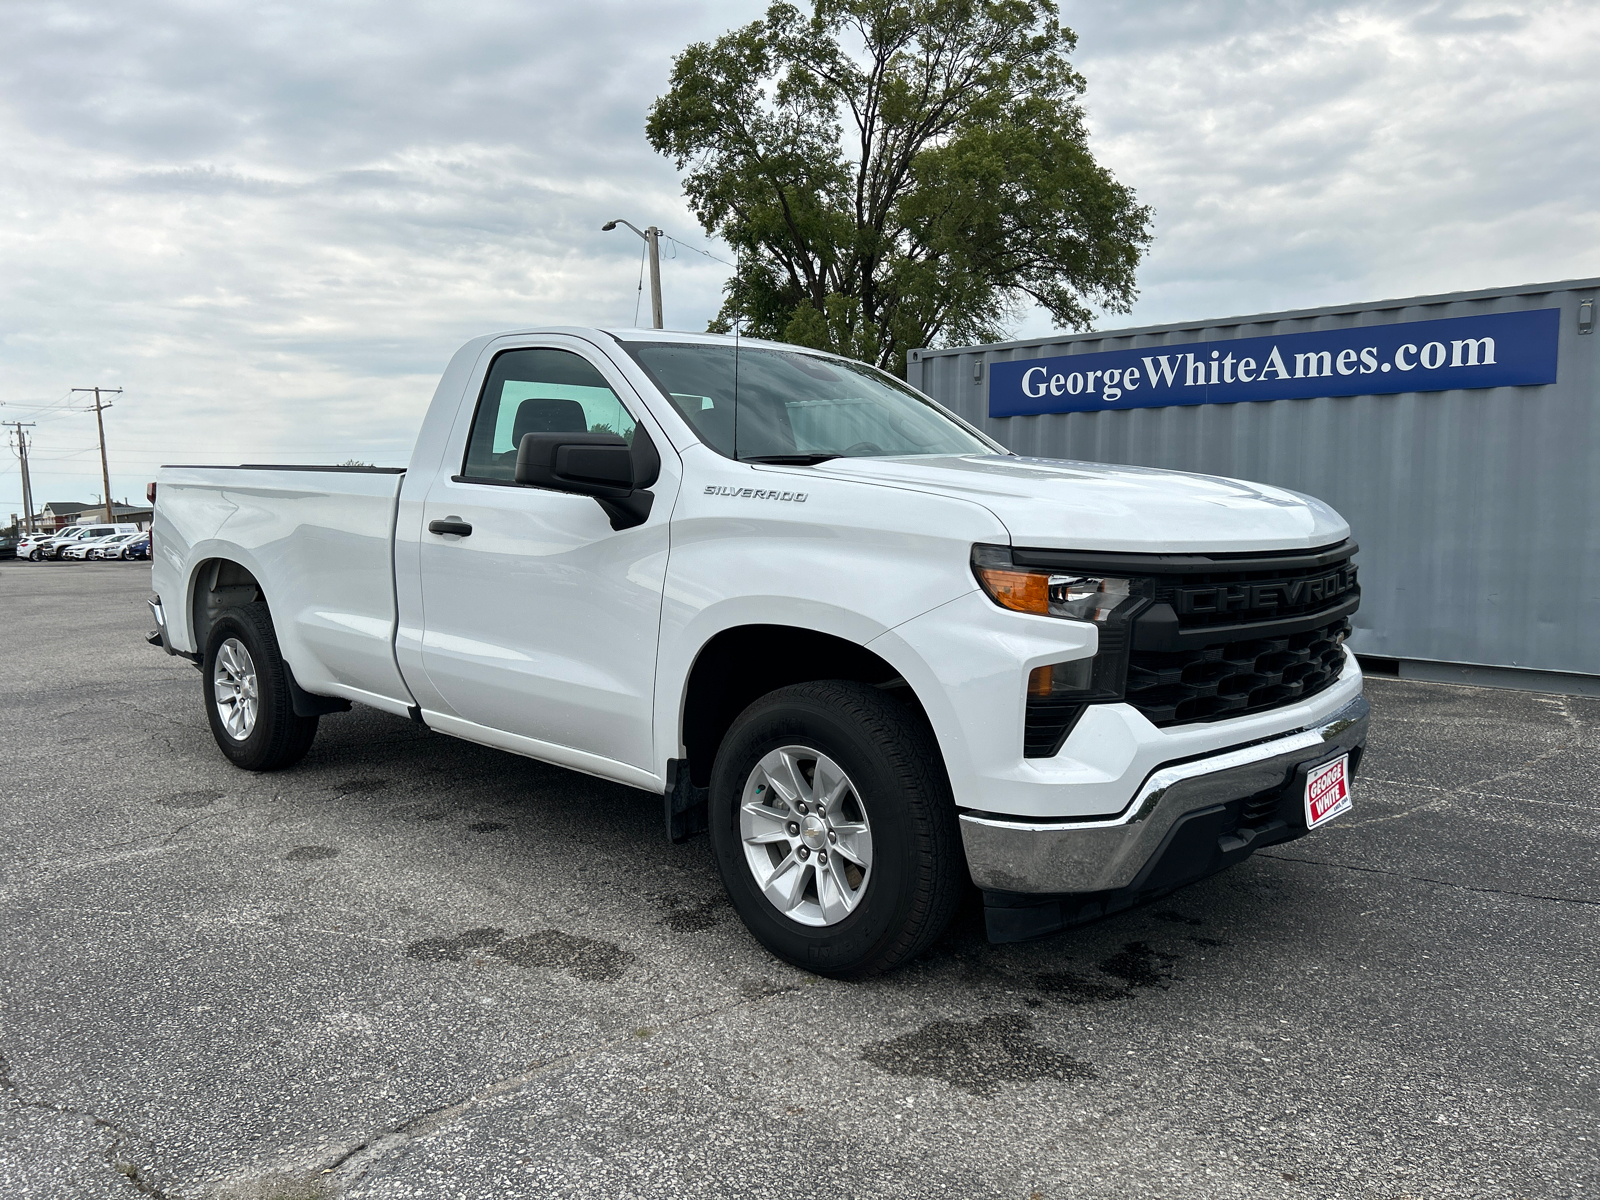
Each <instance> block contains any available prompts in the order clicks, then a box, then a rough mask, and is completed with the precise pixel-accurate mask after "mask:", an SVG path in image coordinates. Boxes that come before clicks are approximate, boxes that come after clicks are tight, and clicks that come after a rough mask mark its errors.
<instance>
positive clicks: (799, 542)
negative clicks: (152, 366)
mask: <svg viewBox="0 0 1600 1200" xmlns="http://www.w3.org/2000/svg"><path fill="white" fill-rule="evenodd" d="M152 491H153V492H154V495H153V497H152V499H153V500H154V503H155V523H154V539H153V546H154V548H153V560H154V561H153V564H152V575H153V585H154V591H155V593H156V598H155V599H153V600H152V601H151V609H152V611H153V614H154V617H155V622H156V632H155V633H153V634H152V635H151V641H152V643H154V644H158V645H160V646H161V647H163V648H165V649H166V650H167V652H168V653H170V654H175V655H181V656H183V657H185V658H188V659H190V660H191V661H192V662H194V663H195V664H196V665H197V666H198V667H199V668H200V671H201V676H202V687H201V701H202V705H203V709H204V712H205V714H206V718H207V720H208V721H209V722H210V725H211V730H212V733H213V735H214V737H215V739H216V742H217V745H218V746H219V747H220V748H221V750H222V753H223V754H225V755H226V756H227V757H228V758H229V759H231V760H232V761H233V762H234V763H235V764H237V765H238V766H240V767H242V768H245V769H247V770H255V771H265V770H272V769H275V768H282V767H287V766H289V765H291V764H293V763H295V762H296V761H298V760H299V759H300V758H301V756H303V755H304V754H305V752H306V750H307V748H308V747H309V746H310V744H311V741H312V738H313V737H314V736H315V734H316V731H317V725H318V721H319V720H320V719H321V718H322V717H324V716H326V715H328V714H330V713H335V712H339V711H343V710H346V709H348V708H349V707H350V705H351V704H352V703H354V704H365V705H370V706H372V707H373V708H377V709H381V710H383V711H385V712H389V713H393V714H396V715H398V716H403V717H409V718H410V719H411V720H412V721H415V722H417V723H418V724H421V725H424V726H426V727H427V728H428V729H430V730H433V731H436V732H438V733H443V734H450V735H452V736H454V737H459V738H465V739H467V740H469V741H473V742H477V743H480V744H482V745H485V746H491V747H495V748H498V749H501V750H506V751H510V752H512V753H514V754H522V755H527V756H529V757H531V758H536V759H540V760H543V761H545V762H549V763H555V764H558V765H560V766H563V767H568V768H571V769H572V770H575V771H582V772H587V773H589V774H591V775H596V776H599V777H601V778H604V779H609V780H614V781H616V782H617V783H621V784H626V785H628V786H630V787H634V788H640V789H643V790H645V791H647V792H651V793H655V794H657V795H659V796H660V797H661V798H662V801H661V802H662V807H663V816H664V821H665V825H666V829H667V833H668V835H669V836H670V837H671V838H672V839H674V840H682V839H684V838H686V837H688V836H690V835H692V834H695V833H699V832H702V831H705V832H708V833H709V836H710V838H711V842H712V846H713V849H714V852H715V858H716V861H717V864H718V869H719V872H720V874H721V877H722V882H723V884H724V885H725V887H726V888H727V891H728V895H729V896H730V898H731V899H732V902H733V904H734V907H735V908H736V909H737V911H738V913H739V915H740V917H741V918H742V919H743V921H744V922H745V924H746V926H747V927H748V928H749V930H750V932H751V933H752V934H753V935H754V936H755V937H756V938H757V939H759V940H760V941H761V942H762V943H763V944H764V945H766V946H767V947H768V948H769V949H770V950H771V951H772V952H773V953H775V954H777V955H779V956H780V957H782V958H784V959H786V960H788V961H790V962H792V963H795V964H797V965H799V966H802V967H804V968H806V969H808V970H812V971H817V972H822V973H827V974H832V975H840V976H859V975H865V974H870V973H872V972H878V971H884V970H887V969H890V968H892V967H894V966H896V965H897V964H900V963H903V962H905V961H906V960H907V959H908V958H910V957H912V956H914V955H916V954H918V953H919V952H921V951H922V950H924V949H925V948H926V947H928V946H929V944H930V943H931V942H932V941H933V940H934V939H935V938H937V937H938V936H939V934H940V932H941V931H942V930H943V929H944V928H945V926H946V925H947V924H948V922H949V920H950V918H951V916H952V914H953V912H954V911H955V909H956V907H957V905H958V903H959V902H960V901H961V899H962V897H963V896H964V895H966V894H969V888H970V886H971V884H976V886H977V887H978V888H979V889H981V891H982V893H983V901H984V911H985V920H986V924H987V930H988V934H989V936H990V937H991V938H992V939H993V940H995V941H1014V940H1020V939H1023V938H1029V937H1035V936H1038V935H1041V934H1045V933H1049V932H1052V931H1055V930H1058V929H1062V928H1064V927H1068V926H1071V925H1074V924H1077V923H1080V922H1083V921H1086V920H1090V919H1092V918H1094V917H1096V916H1099V915H1101V914H1104V913H1107V912H1111V911H1115V910H1116V909H1118V908H1122V907H1126V906H1129V905H1132V904H1135V903H1139V902H1141V901H1144V900H1147V899H1149V898H1151V897H1154V896H1157V895H1160V894H1163V893H1165V892H1167V891H1170V890H1171V889H1173V888H1175V887H1179V886H1181V885H1183V884H1186V883H1189V882H1192V881H1194V880H1197V879H1200V878H1202V877H1204V876H1206V875H1209V874H1211V873H1212V872H1215V871H1217V870H1220V869H1222V868H1224V867H1226V866H1228V865H1230V864H1233V863H1236V862H1238V861H1240V860H1241V859H1243V858H1245V857H1247V856H1248V855H1250V854H1251V853H1252V852H1253V851H1255V850H1256V849H1259V848H1260V847H1263V846H1269V845H1273V844H1275V843H1279V842H1283V841H1286V840H1288V839H1291V838H1298V837H1301V836H1304V835H1305V834H1307V833H1309V832H1310V831H1311V830H1313V829H1316V828H1317V827H1318V826H1320V825H1321V824H1323V822H1325V821H1328V820H1331V819H1333V818H1335V817H1337V816H1338V815H1340V814H1341V813H1343V812H1345V811H1347V810H1348V809H1349V807H1350V803H1351V801H1350V782H1351V780H1352V778H1353V777H1354V774H1355V771H1356V767H1357V765H1358V763H1359V760H1360V756H1361V752H1362V749H1363V746H1364V744H1365V739H1366V731H1367V723H1368V706H1367V703H1366V701H1365V700H1364V699H1363V697H1362V694H1361V673H1360V670H1359V669H1358V667H1357V665H1356V662H1355V659H1354V657H1353V656H1352V655H1351V654H1350V653H1349V652H1348V651H1347V650H1346V649H1345V647H1344V644H1343V643H1344V641H1345V638H1346V636H1347V635H1348V633H1349V631H1350V616H1351V614H1352V613H1353V612H1354V611H1355V609H1356V605H1357V603H1358V600H1359V596H1360V591H1359V587H1358V584H1357V580H1356V568H1355V567H1354V566H1353V565H1352V562H1351V560H1352V557H1353V555H1354V554H1355V552H1356V547H1355V545H1354V543H1353V542H1352V541H1351V540H1350V536H1349V534H1350V531H1349V528H1348V527H1347V526H1346V524H1345V522H1344V521H1343V520H1342V519H1341V518H1340V517H1339V516H1338V515H1337V514H1336V513H1335V512H1333V510H1332V509H1330V508H1329V507H1328V506H1326V505H1325V504H1322V503H1321V502H1319V501H1317V500H1314V499H1312V498H1310V497H1307V496H1303V495H1299V494H1297V493H1294V492H1290V491H1286V490H1283V489H1281V488H1275V487H1265V486H1261V485H1257V484H1251V483H1244V482H1241V481H1238V480H1233V479H1221V478H1213V477H1207V476H1201V475H1193V474H1184V473H1179V472H1173V471H1161V470H1151V469H1145V468H1140V467H1126V466H1106V465H1101V464H1096V463H1085V462H1063V461H1054V460H1045V459H1038V458H1025V457H1019V456H1017V455H1014V454H1012V453H1010V452H1009V451H1007V450H1006V449H1005V448H1004V447H1002V446H1000V445H998V444H997V443H996V442H994V441H992V440H991V439H990V438H988V437H986V436H985V435H984V434H983V433H981V432H980V431H979V430H977V429H975V428H973V427H972V426H970V425H968V424H967V423H965V422H964V421H962V420H961V419H960V418H958V417H956V416H955V415H954V414H952V413H950V412H948V411H946V410H945V409H943V408H941V407H940V406H939V405H938V404H936V403H934V402H933V401H932V400H930V399H929V398H928V397H926V396H924V395H922V394H921V393H919V392H917V391H915V390H913V389H912V388H910V387H908V386H907V385H906V384H904V383H902V382H901V381H900V380H898V379H895V378H893V377H892V376H890V375H888V374H885V373H884V372H881V371H878V370H876V369H873V368H871V367H868V366H864V365H862V364H860V363H857V362H852V361H848V360H845V359H841V358H837V357H832V356H829V355H826V354H822V353H816V352H812V351H809V350H802V349H797V348H796V347H793V346H785V345H778V344H773V343H766V342H757V341H750V340H743V341H735V340H732V339H728V338H721V337H713V336H708V335H693V334H679V333H666V332H659V331H649V332H645V331H639V330H626V331H617V332H610V331H605V330H598V329H578V328H559V329H546V330H536V331H532V332H522V333H510V334H501V335H495V336H487V337H482V338H479V339H477V340H475V341H472V342H469V343H468V344H467V345H466V346H464V347H463V348H462V349H461V350H460V351H459V352H458V353H457V354H456V355H455V357H454V358H453V359H452V360H451V362H450V364H449V366H448V368H447V369H446V370H445V373H444V376H443V378H442V379H441V380H440V382H439V385H438V389H437V390H436V392H435V393H434V397H433V402H432V405H431V407H430V408H429V409H428V412H427V415H426V417H425V418H424V420H423V423H422V429H421V432H420V433H419V435H418V437H417V441H416V446H415V449H414V450H413V452H412V455H411V461H410V465H409V466H407V467H405V468H383V467H367V468H360V467H306V466H274V465H264V464H247V465H243V466H235V467H220V466H172V467H165V468H163V469H162V471H161V474H160V477H159V479H158V481H157V484H156V485H155V486H154V487H153V489H152ZM969 881H970V883H969Z"/></svg>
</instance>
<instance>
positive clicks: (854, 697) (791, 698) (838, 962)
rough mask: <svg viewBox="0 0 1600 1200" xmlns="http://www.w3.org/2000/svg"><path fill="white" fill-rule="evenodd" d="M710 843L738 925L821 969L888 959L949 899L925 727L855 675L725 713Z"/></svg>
mask: <svg viewBox="0 0 1600 1200" xmlns="http://www.w3.org/2000/svg"><path fill="white" fill-rule="evenodd" d="M711 838H712V843H713V846H714V848H715V851H716V855H717V865H718V868H719V870H720V871H721V874H722V881H723V884H724V885H725V886H726V887H727V889H728V895H729V897H730V898H731V899H732V900H733V904H734V907H735V908H736V909H737V910H738V912H739V915H740V917H741V918H742V919H743V920H744V923H745V925H746V926H747V927H748V928H749V930H750V932H751V933H753V934H754V935H755V936H756V938H757V939H758V940H759V941H760V942H761V943H762V944H763V945H764V946H766V947H767V949H769V950H771V951H772V952H773V953H774V954H776V955H778V956H779V957H780V958H783V959H786V960H788V961H789V962H791V963H794V964H795V965H796V966H798V967H802V968H804V969H806V970H808V971H816V972H819V973H821V974H825V975H838V976H847V977H849V976H862V975H871V974H876V973H878V972H881V971H887V970H891V969H892V968H894V967H896V966H899V965H900V964H901V963H903V962H905V961H906V960H907V959H909V958H911V957H913V956H915V955H916V954H918V953H920V952H921V951H922V950H924V949H925V948H926V947H927V946H928V945H929V944H930V943H931V942H932V941H933V940H934V939H935V938H937V937H938V936H939V935H940V934H941V933H943V932H944V929H945V927H946V926H947V925H948V924H949V922H950V918H951V916H952V915H953V914H954V912H955V909H956V906H957V904H958V902H959V900H960V898H961V894H962V885H963V883H964V871H963V865H962V858H961V847H960V831H959V829H958V828H957V825H956V814H955V805H954V802H953V800H952V798H951V795H950V787H949V783H948V781H947V780H946V778H945V775H944V769H943V765H942V761H941V759H940V755H939V750H938V746H937V745H936V744H935V742H934V740H933V735H932V733H931V731H930V730H929V729H928V728H927V726H926V724H925V723H924V722H923V721H922V720H921V719H920V717H919V716H918V715H917V714H915V713H914V712H912V711H911V710H910V709H908V708H907V707H905V706H904V705H902V704H900V703H898V702H897V701H895V700H893V699H891V698H890V697H888V696H886V695H885V694H884V693H883V692H882V691H880V690H879V689H877V688H874V687H870V686H868V685H866V684H862V683H855V682H850V681H845V680H830V681H824V682H819V683H802V684H796V685H795V686H793V687H787V688H782V689H780V690H778V691H775V692H772V693H770V694H769V695H767V696H764V697H762V698H761V699H760V700H757V701H756V702H755V703H754V704H752V705H751V706H750V707H749V708H747V709H745V711H744V712H743V713H741V714H740V715H739V718H738V719H737V720H736V721H735V722H734V724H733V727H732V728H731V729H730V730H729V731H728V735H727V737H726V738H724V739H723V743H722V746H721V748H720V749H719V750H718V752H717V759H716V764H715V766H714V768H713V771H712V779H711Z"/></svg>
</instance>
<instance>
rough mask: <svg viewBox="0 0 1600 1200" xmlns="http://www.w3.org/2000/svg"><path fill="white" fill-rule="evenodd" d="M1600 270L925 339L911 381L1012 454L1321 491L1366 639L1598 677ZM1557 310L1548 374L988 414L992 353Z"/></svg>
mask: <svg viewBox="0 0 1600 1200" xmlns="http://www.w3.org/2000/svg"><path fill="white" fill-rule="evenodd" d="M1597 296H1600V280H1581V281H1571V282H1565V283H1557V284H1543V285H1538V286H1530V287H1525V288H1506V289H1499V290H1495V291H1485V292H1464V293H1458V294H1453V295H1446V296H1424V297H1415V298H1411V299H1404V300H1386V301H1382V302H1379V303H1376V304H1363V305H1351V306H1348V307H1338V308H1327V309H1316V310H1310V311H1305V312H1293V313H1271V314H1264V315H1260V316H1250V317H1236V318H1232V319H1229V320H1226V321H1216V322H1209V323H1204V324H1196V325H1164V326H1160V327H1156V328H1149V329H1130V330H1112V331H1109V332H1105V333H1095V334H1083V335H1070V336H1061V337H1057V338H1051V339H1046V340H1039V341H1030V342H1018V343H1011V344H1007V345H1003V346H990V347H981V348H977V349H956V350H921V351H915V352H913V355H912V360H911V361H910V362H909V363H908V367H909V370H908V375H909V377H910V381H911V383H912V384H913V385H915V386H917V387H920V388H921V389H922V390H923V391H925V392H927V393H928V394H929V395H930V396H933V397H934V398H935V399H937V400H939V401H940V402H942V403H944V404H946V405H948V406H949V407H951V408H953V409H955V410H956V411H957V412H959V413H960V414H961V415H962V416H964V417H966V418H967V419H968V420H970V421H972V422H973V423H974V424H976V425H978V426H980V427H981V428H983V429H984V430H986V431H987V432H988V433H989V434H990V435H992V436H993V437H995V438H997V439H998V440H999V441H1001V442H1002V443H1004V444H1005V445H1006V446H1008V447H1010V448H1011V449H1013V450H1015V451H1017V452H1018V453H1020V454H1028V455H1039V456H1043V457H1048V458H1074V459H1087V460H1091V461H1095V462H1113V463H1136V464H1140V465H1143V466H1151V467H1170V468H1176V469H1179V470H1184V471H1201V472H1205V473H1207V474H1212V475H1229V476H1234V477H1236V478H1241V479H1252V480H1259V481H1261V482H1264V483H1272V484H1278V485H1281V486H1283V487H1289V488H1294V489H1295V490H1296V491H1301V492H1308V493H1310V494H1311V495H1314V496H1319V497H1321V498H1322V499H1324V500H1326V501H1328V502H1329V503H1330V504H1332V505H1333V506H1334V507H1335V508H1337V509H1338V510H1339V511H1340V512H1341V513H1342V514H1343V515H1344V516H1345V518H1346V519H1347V520H1348V521H1349V522H1350V525H1351V527H1352V528H1353V530H1354V532H1355V537H1356V539H1357V541H1359V542H1360V544H1361V554H1360V556H1359V557H1358V558H1357V560H1356V561H1357V562H1358V563H1359V564H1360V567H1361V582H1362V605H1361V611H1360V613H1359V614H1357V617H1356V621H1355V624H1356V633H1355V636H1354V637H1353V638H1352V640H1351V645H1352V647H1353V648H1354V649H1355V650H1356V652H1357V653H1359V654H1368V655H1379V656H1384V657H1393V658H1398V659H1406V660H1417V661H1424V662H1429V661H1431V662H1440V663H1469V664H1478V665H1485V666H1495V667H1516V668H1523V669H1530V668H1531V669H1535V670H1543V671H1562V672H1578V673H1582V674H1588V675H1600V364H1597V361H1596V360H1597V358H1600V334H1589V335H1583V334H1579V332H1578V303H1579V301H1580V300H1581V299H1594V298H1596V297H1597ZM1552 307H1559V308H1560V309H1561V332H1560V341H1559V350H1558V353H1559V360H1558V361H1559V368H1558V369H1559V375H1558V380H1557V382H1556V383H1555V384H1551V385H1548V386H1544V387H1503V388H1484V389H1474V390H1459V391H1448V392H1424V393H1416V392H1412V393H1405V394H1401V395H1388V396H1348V397H1341V398H1326V397H1325V398H1319V399H1310V400H1271V401H1259V402H1254V403H1240V404H1204V405H1196V406H1189V407H1173V408H1142V409H1129V410H1124V411H1109V412H1088V413H1057V414H1047V415H1042V416H1026V417H1007V418H998V419H991V418H990V417H989V416H988V376H989V371H988V369H987V365H985V368H984V370H983V379H982V380H981V381H974V379H973V368H974V364H975V362H977V361H978V360H983V361H984V362H985V364H987V363H988V362H994V361H1001V360H1004V359H1012V358H1018V359H1025V358H1042V357H1046V356H1049V355H1058V354H1082V353H1089V352H1093V351H1098V350H1120V349H1128V348H1133V347H1144V346H1162V345H1167V344H1174V343H1183V342H1194V341H1214V342H1219V343H1225V342H1227V341H1229V340H1231V339H1235V338H1242V337H1258V336H1264V335H1271V334H1276V335H1284V334H1289V333H1300V332H1305V331H1308V330H1321V329H1339V328H1346V327H1351V326H1364V325H1382V324H1390V323H1394V322H1399V321H1421V320H1430V319H1434V318H1438V317H1456V316H1468V315H1473V314H1477V313H1486V312H1505V311H1510V310H1515V309H1536V308H1552Z"/></svg>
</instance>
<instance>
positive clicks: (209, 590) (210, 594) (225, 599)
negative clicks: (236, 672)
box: [185, 555, 271, 655]
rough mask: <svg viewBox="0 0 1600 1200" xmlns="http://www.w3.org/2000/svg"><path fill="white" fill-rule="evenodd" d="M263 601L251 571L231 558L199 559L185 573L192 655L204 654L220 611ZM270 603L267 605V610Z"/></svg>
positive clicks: (211, 557)
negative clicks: (193, 650)
mask: <svg viewBox="0 0 1600 1200" xmlns="http://www.w3.org/2000/svg"><path fill="white" fill-rule="evenodd" d="M266 599H267V593H266V590H265V589H264V588H263V587H262V586H261V582H260V580H258V579H257V578H256V575H255V572H253V571H252V570H250V568H249V567H247V566H245V565H244V564H243V563H241V562H238V561H237V560H235V559H232V558H227V557H224V556H221V555H214V556H210V557H206V558H202V559H200V560H199V561H198V562H197V563H196V564H195V566H194V568H193V569H192V570H191V571H190V572H189V586H188V589H187V597H186V603H185V612H186V613H187V615H188V618H189V632H190V635H191V637H192V638H193V640H194V649H195V653H196V654H202V655H203V654H204V653H205V652H206V640H207V639H208V638H209V637H210V636H211V626H212V625H213V624H214V623H215V622H216V619H217V616H218V614H220V613H221V612H222V611H223V610H224V609H227V608H235V607H242V606H243V605H246V604H251V603H253V602H255V601H257V600H262V601H265V600H266ZM270 608H271V604H270V603H268V609H269V610H270Z"/></svg>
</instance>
